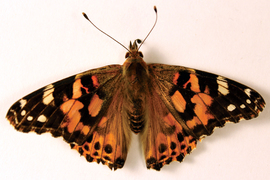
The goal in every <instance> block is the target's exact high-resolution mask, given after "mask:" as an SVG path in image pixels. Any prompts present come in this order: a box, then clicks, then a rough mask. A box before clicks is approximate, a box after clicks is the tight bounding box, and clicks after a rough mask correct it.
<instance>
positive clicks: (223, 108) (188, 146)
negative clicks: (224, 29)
mask: <svg viewBox="0 0 270 180" xmlns="http://www.w3.org/2000/svg"><path fill="white" fill-rule="evenodd" d="M155 11H156V9H155ZM85 17H86V18H87V16H86V15H85ZM88 20H89V19H88ZM152 29H153V28H152ZM150 32H151V31H150ZM148 35H149V34H148ZM139 43H140V42H139V40H135V41H134V43H133V44H132V43H130V46H129V50H128V52H127V54H126V56H125V57H126V61H125V63H124V64H123V65H122V66H121V65H109V66H105V67H101V68H97V69H93V70H89V71H86V72H83V73H80V74H77V75H75V76H71V77H68V78H66V79H63V80H61V81H58V82H55V83H53V84H50V85H48V86H45V87H43V88H41V89H39V90H37V91H35V92H33V93H31V94H29V95H27V96H25V97H23V98H22V99H20V100H19V101H17V102H16V103H15V104H13V105H12V106H11V108H10V109H9V111H8V113H7V119H8V120H9V121H10V123H11V124H12V125H13V126H14V127H15V128H16V129H17V130H18V131H22V132H30V131H34V132H36V133H38V134H42V133H45V132H50V133H51V134H52V135H53V136H54V137H59V136H62V137H63V138H64V140H65V141H66V142H67V143H70V145H71V148H72V149H76V150H77V151H78V152H79V153H80V154H81V155H83V156H85V158H86V160H87V161H89V162H98V163H99V162H102V163H103V164H106V165H107V166H108V167H109V168H111V169H114V170H116V169H117V168H122V167H123V166H124V163H125V160H126V157H127V153H128V148H129V144H130V141H131V132H132V131H133V132H134V133H136V134H137V133H140V135H141V142H142V144H143V150H144V155H145V160H146V166H147V168H153V169H155V170H160V168H162V166H163V165H165V164H169V163H170V162H172V161H179V162H182V160H183V159H184V157H185V156H186V155H187V154H189V153H190V152H191V151H192V150H193V149H195V147H196V143H197V141H198V140H201V139H203V138H204V137H205V136H209V135H211V134H212V133H213V131H214V129H215V128H217V127H223V126H224V125H225V124H226V123H227V122H234V123H238V122H239V121H240V120H242V119H247V120H248V119H251V118H254V117H257V116H258V114H259V113H260V112H261V111H262V110H263V108H264V106H265V102H264V100H263V98H262V97H261V96H260V95H259V94H258V93H257V92H256V91H255V90H253V89H251V88H249V87H247V86H245V85H242V84H239V83H237V82H235V81H233V80H230V79H227V78H224V77H222V76H218V75H214V74H210V73H207V72H203V71H199V70H195V69H190V68H186V67H181V66H170V65H164V64H146V63H145V62H144V60H143V59H142V58H143V55H142V53H141V52H140V51H138V50H139V47H138V44H139Z"/></svg>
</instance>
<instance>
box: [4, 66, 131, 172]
mask: <svg viewBox="0 0 270 180" xmlns="http://www.w3.org/2000/svg"><path fill="white" fill-rule="evenodd" d="M121 81H122V76H121V66H120V65H111V66H105V67H102V68H98V69H93V70H89V71H86V72H84V73H81V74H78V75H75V76H71V77H69V78H66V79H64V80H61V81H58V82H55V83H53V84H50V85H48V86H45V87H44V88H41V89H39V90H37V91H35V92H33V93H31V94H29V95H27V96H25V97H23V98H22V99H20V100H19V101H17V102H16V103H14V105H13V106H12V107H11V108H10V109H9V111H8V113H7V119H8V120H9V121H10V123H11V124H12V125H13V126H14V127H15V128H16V129H17V130H19V131H22V132H30V131H34V132H36V133H38V134H41V133H44V132H50V133H51V134H52V135H53V136H54V137H58V136H63V138H64V140H65V141H66V142H68V143H70V144H71V147H72V148H74V149H77V150H78V152H79V153H80V154H81V155H84V156H85V157H86V159H87V160H88V161H89V162H92V161H95V162H100V161H101V162H103V163H104V164H107V165H108V166H109V167H110V168H114V169H117V168H121V167H122V166H123V164H124V161H125V159H126V155H127V150H128V144H129V134H130V132H129V131H128V130H126V129H127V128H126V127H127V125H126V124H125V122H126V121H124V122H123V121H122V116H121V114H118V113H114V112H121V108H122V106H121V102H122V100H121V96H119V94H121V91H122V88H121ZM119 97H120V98H119ZM116 129H117V131H116Z"/></svg>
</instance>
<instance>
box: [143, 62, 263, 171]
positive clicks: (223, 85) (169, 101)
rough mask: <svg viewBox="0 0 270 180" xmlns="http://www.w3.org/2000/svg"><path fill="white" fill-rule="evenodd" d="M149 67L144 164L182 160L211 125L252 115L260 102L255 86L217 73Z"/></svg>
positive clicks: (209, 131) (208, 132) (259, 108)
mask: <svg viewBox="0 0 270 180" xmlns="http://www.w3.org/2000/svg"><path fill="white" fill-rule="evenodd" d="M148 67H149V74H150V75H151V77H150V79H151V84H150V95H151V97H150V100H153V99H155V101H154V103H153V104H151V103H150V104H149V107H150V108H149V110H148V111H149V112H150V113H149V114H150V116H149V118H148V122H147V124H148V125H147V126H146V128H145V130H144V133H143V136H142V137H143V141H144V144H145V145H144V147H145V148H144V149H145V156H146V161H147V167H148V168H154V169H157V170H158V169H160V168H161V167H162V166H163V165H164V164H168V163H169V162H171V161H174V160H178V161H180V162H181V161H182V159H183V158H184V156H185V155H186V154H187V153H189V152H191V151H192V150H193V149H194V148H195V146H196V141H197V140H201V139H202V138H203V137H204V136H206V135H211V134H212V133H213V130H214V129H215V128H216V127H223V126H224V125H225V124H226V123H227V122H234V123H237V122H239V121H240V120H242V119H246V120H248V119H251V118H254V117H257V116H258V114H259V113H260V112H261V111H262V110H263V108H264V106H265V102H264V100H263V98H262V97H261V96H260V95H259V94H258V93H257V92H256V91H255V90H253V89H251V88H249V87H247V86H245V85H242V84H240V83H237V82H235V81H233V80H230V79H227V78H224V77H222V76H218V75H214V74H210V73H206V72H203V71H199V70H194V69H190V68H185V67H179V66H169V65H163V64H150V65H148ZM151 89H152V90H151ZM151 91H152V92H151ZM151 93H152V94H151ZM157 102H158V103H157ZM157 104H161V105H157ZM158 106H160V107H158ZM156 111H158V112H156ZM151 112H152V113H151ZM154 112H155V113H154ZM164 127H166V128H164ZM153 129H156V130H153ZM148 136H150V139H149V140H147V137H148ZM160 136H162V138H160ZM145 141H146V143H145ZM175 144H176V146H175ZM161 147H163V148H161ZM165 147H166V148H165ZM161 149H162V151H160V150H161ZM180 155H181V156H180Z"/></svg>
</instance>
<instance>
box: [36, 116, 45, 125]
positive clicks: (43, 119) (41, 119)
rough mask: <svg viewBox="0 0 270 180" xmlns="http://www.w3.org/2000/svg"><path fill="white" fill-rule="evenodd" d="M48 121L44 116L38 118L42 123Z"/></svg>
mask: <svg viewBox="0 0 270 180" xmlns="http://www.w3.org/2000/svg"><path fill="white" fill-rule="evenodd" d="M46 120H47V118H46V116H44V115H40V116H39V117H38V118H37V121H39V122H42V123H44V122H46Z"/></svg>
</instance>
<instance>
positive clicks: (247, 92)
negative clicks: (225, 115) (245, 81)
mask: <svg viewBox="0 0 270 180" xmlns="http://www.w3.org/2000/svg"><path fill="white" fill-rule="evenodd" d="M244 91H245V93H246V94H247V95H248V97H250V92H251V89H245V90H244Z"/></svg>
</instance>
